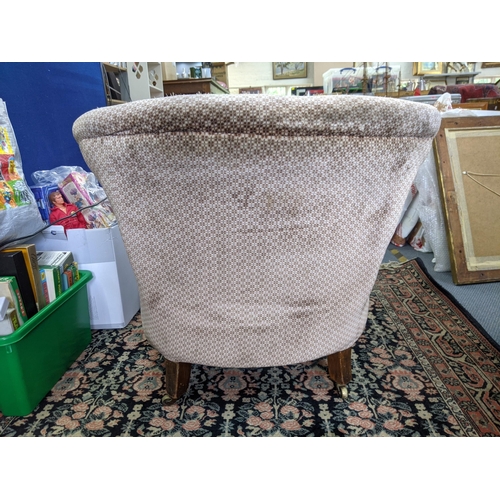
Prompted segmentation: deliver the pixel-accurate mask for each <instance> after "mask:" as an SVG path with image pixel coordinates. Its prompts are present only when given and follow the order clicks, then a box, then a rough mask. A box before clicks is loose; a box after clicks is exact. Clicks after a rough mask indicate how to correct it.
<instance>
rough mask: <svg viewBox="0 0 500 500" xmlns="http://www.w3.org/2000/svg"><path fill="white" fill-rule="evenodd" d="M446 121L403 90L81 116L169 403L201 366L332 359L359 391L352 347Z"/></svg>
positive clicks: (216, 101)
mask: <svg viewBox="0 0 500 500" xmlns="http://www.w3.org/2000/svg"><path fill="white" fill-rule="evenodd" d="M439 124H440V115H439V113H438V112H437V111H436V110H435V109H434V108H433V107H432V106H430V105H427V104H417V103H413V102H408V101H403V100H398V99H392V98H382V97H370V96H317V97H295V96H287V97H275V96H260V95H223V96H218V95H217V96H216V95H201V94H198V95H188V96H182V95H179V96H171V97H165V98H160V99H149V100H142V101H136V102H132V103H127V104H122V105H120V106H113V107H108V108H100V109H95V110H93V111H90V112H88V113H86V114H84V115H83V116H81V117H80V118H78V119H77V120H76V122H75V123H74V126H73V134H74V137H75V139H76V141H77V142H78V144H79V146H80V149H81V152H82V154H83V157H84V159H85V161H86V163H87V165H88V167H89V168H90V169H91V170H92V171H93V172H94V173H95V175H96V176H97V178H98V179H99V181H100V183H101V185H102V186H103V188H104V190H105V192H106V193H107V196H108V198H109V201H110V202H111V205H112V207H113V209H114V211H115V213H116V215H117V219H118V221H119V228H120V231H121V234H122V237H123V241H124V244H125V248H126V250H127V252H128V256H129V258H130V262H131V265H132V268H133V269H134V272H135V274H136V277H137V282H138V285H139V294H140V303H141V315H142V321H143V327H144V332H145V335H146V337H147V338H148V340H149V342H150V343H151V344H152V345H153V346H154V347H155V348H156V349H157V350H158V351H159V352H160V353H161V354H162V355H163V356H164V357H165V359H166V362H165V363H166V392H167V393H168V395H169V397H170V398H171V401H175V400H176V399H178V398H179V397H181V396H182V395H183V393H184V392H185V391H186V389H187V388H188V386H189V376H190V369H191V364H193V363H196V364H203V365H208V366H218V367H227V368H229V367H239V368H246V367H253V368H256V367H265V366H278V365H289V364H295V363H302V362H307V361H312V360H316V359H320V358H324V357H327V358H328V372H329V375H330V377H331V378H332V380H333V381H334V383H335V384H336V386H337V388H338V389H339V390H340V392H341V395H342V397H346V396H347V388H346V385H347V383H348V382H349V381H350V380H351V348H352V346H353V345H354V344H355V342H356V341H357V339H358V338H359V337H360V335H361V334H362V332H363V330H364V327H365V324H366V320H367V315H368V305H369V297H370V292H371V290H372V287H373V285H374V283H375V279H376V277H377V272H378V269H379V266H380V263H381V262H382V259H383V256H384V253H385V251H386V248H387V245H388V243H389V241H390V238H391V236H392V235H393V232H394V229H395V227H396V225H397V223H398V220H399V217H400V215H401V211H402V207H403V204H404V201H405V199H406V197H407V194H408V192H409V189H410V186H411V183H412V180H413V178H414V177H415V174H416V172H417V168H418V167H419V165H420V164H421V163H422V162H423V160H424V158H425V157H426V155H427V154H428V152H429V150H430V147H431V142H432V138H433V137H434V135H435V134H436V132H437V130H438V128H439Z"/></svg>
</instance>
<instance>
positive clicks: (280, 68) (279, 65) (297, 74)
mask: <svg viewBox="0 0 500 500" xmlns="http://www.w3.org/2000/svg"><path fill="white" fill-rule="evenodd" d="M292 78H307V63H306V62H273V80H285V79H292Z"/></svg>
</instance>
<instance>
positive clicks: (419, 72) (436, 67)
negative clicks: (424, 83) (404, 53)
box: [413, 62, 443, 76]
mask: <svg viewBox="0 0 500 500" xmlns="http://www.w3.org/2000/svg"><path fill="white" fill-rule="evenodd" d="M442 72H443V63H442V62H414V63H413V74H414V75H416V76H424V75H439V74H441V73H442Z"/></svg>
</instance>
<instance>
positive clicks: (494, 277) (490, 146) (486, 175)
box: [434, 116, 500, 285]
mask: <svg viewBox="0 0 500 500" xmlns="http://www.w3.org/2000/svg"><path fill="white" fill-rule="evenodd" d="M434 152H435V156H436V166H437V172H438V180H439V184H440V190H441V200H442V202H443V209H444V215H445V222H446V233H447V237H448V246H449V252H450V261H451V274H452V277H453V281H454V283H455V284H456V285H465V284H469V283H484V282H489V281H500V238H498V235H499V234H500V218H499V217H498V214H499V213H500V163H499V162H498V158H499V157H500V117H498V116H477V117H462V118H443V119H442V121H441V128H440V129H439V132H438V134H437V136H436V139H435V140H434Z"/></svg>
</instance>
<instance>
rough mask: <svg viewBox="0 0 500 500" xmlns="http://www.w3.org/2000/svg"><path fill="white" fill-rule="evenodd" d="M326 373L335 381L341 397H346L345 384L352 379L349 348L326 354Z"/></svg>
mask: <svg viewBox="0 0 500 500" xmlns="http://www.w3.org/2000/svg"><path fill="white" fill-rule="evenodd" d="M328 375H330V378H331V379H332V380H333V382H335V385H336V386H337V389H338V390H339V392H340V395H341V396H342V398H344V399H345V398H346V397H347V387H346V386H347V384H348V383H349V382H350V381H351V380H352V369H351V348H349V349H345V350H344V351H340V352H336V353H335V354H330V355H329V356H328Z"/></svg>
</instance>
